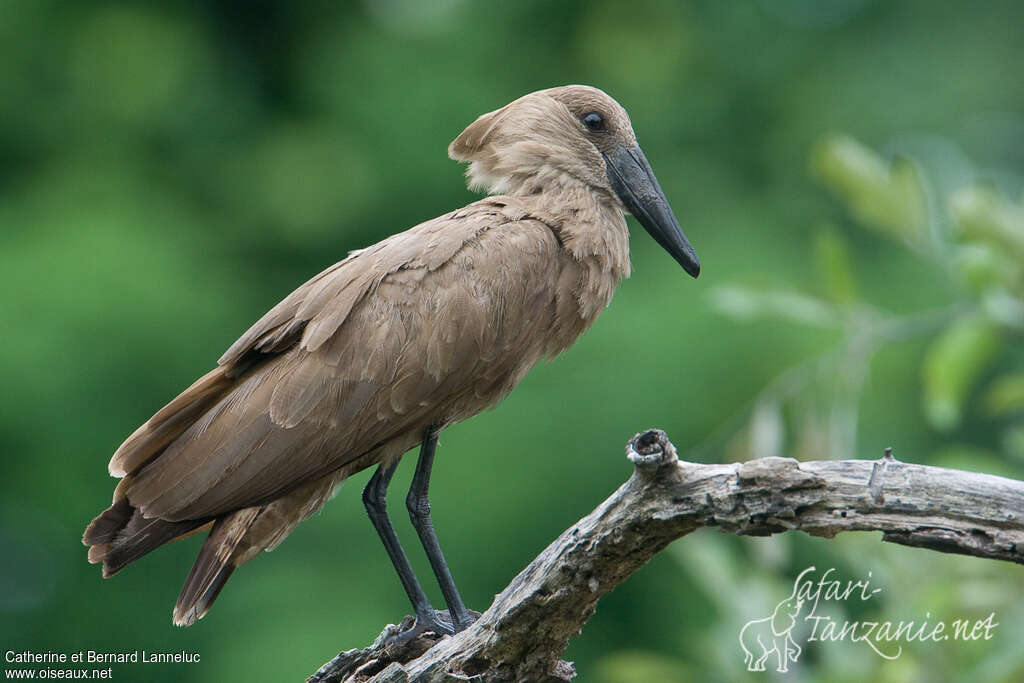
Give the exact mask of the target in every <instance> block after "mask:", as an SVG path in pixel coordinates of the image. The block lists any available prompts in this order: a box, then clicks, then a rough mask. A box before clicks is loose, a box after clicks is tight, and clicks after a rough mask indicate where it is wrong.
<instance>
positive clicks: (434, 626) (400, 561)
mask: <svg viewBox="0 0 1024 683" xmlns="http://www.w3.org/2000/svg"><path fill="white" fill-rule="evenodd" d="M397 468H398V460H397V459H396V460H395V461H394V462H393V463H391V464H390V465H387V466H385V465H381V466H380V467H378V468H377V471H376V472H374V473H373V476H372V477H370V481H369V482H368V483H367V484H366V488H364V489H363V505H364V506H365V507H366V513H367V514H368V515H369V516H370V522H372V523H373V528H374V529H376V530H377V535H378V536H380V540H381V542H382V543H383V544H384V549H385V550H387V552H388V557H390V558H391V564H393V565H395V571H396V572H398V579H399V580H400V581H401V582H402V587H403V588H405V593H406V595H408V596H409V601H410V602H411V603H412V609H413V612H414V613H415V614H416V622H415V623H414V624H413V625H412V628H410V629H409V630H407V631H404V632H403V633H400V634H399V635H398V636H397V637H396V638H395V640H396V641H399V642H406V641H408V640H411V639H413V638H415V637H416V636H418V635H419V634H421V633H423V632H424V631H433V632H434V633H437V634H438V635H450V634H452V633H453V632H454V629H452V626H451V624H450V623H446V622H445V621H444V620H443V617H442V616H441V615H440V614H438V613H437V612H436V611H435V610H434V608H433V607H431V606H430V600H429V599H428V598H427V594H426V593H425V592H423V586H421V585H420V582H419V580H418V579H417V578H416V574H414V573H413V571H412V565H410V564H409V558H408V557H406V555H405V551H404V550H402V544H401V543H400V542H399V540H398V535H397V534H395V529H394V527H393V526H391V520H390V519H388V511H387V492H388V484H389V483H390V482H391V477H392V475H394V473H395V469H397Z"/></svg>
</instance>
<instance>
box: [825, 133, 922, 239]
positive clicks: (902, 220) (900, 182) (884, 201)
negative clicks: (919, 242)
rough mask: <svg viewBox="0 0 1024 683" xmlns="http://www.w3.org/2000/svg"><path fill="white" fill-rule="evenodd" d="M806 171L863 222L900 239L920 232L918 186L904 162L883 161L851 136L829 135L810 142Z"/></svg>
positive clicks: (914, 172) (912, 170) (911, 168)
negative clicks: (811, 149) (813, 143)
mask: <svg viewBox="0 0 1024 683" xmlns="http://www.w3.org/2000/svg"><path fill="white" fill-rule="evenodd" d="M811 170H812V172H813V173H814V174H815V176H817V178H818V179H819V180H820V181H821V182H822V183H823V184H824V185H825V186H826V187H827V188H829V189H830V190H831V191H832V192H833V193H834V194H835V195H836V196H837V197H839V199H841V200H842V201H844V202H845V203H846V205H847V207H848V208H849V210H850V212H851V213H852V214H853V215H854V217H856V218H857V220H859V221H860V222H861V223H863V224H864V225H865V226H867V227H869V228H873V229H875V230H878V231H879V232H881V233H883V234H886V235H889V236H890V237H899V238H906V239H914V238H917V237H919V236H920V235H921V234H922V233H923V232H924V227H925V224H926V220H927V214H926V204H925V196H924V190H923V188H922V186H921V179H920V177H919V175H918V172H917V170H916V168H915V167H914V165H913V164H912V163H910V162H909V161H906V160H904V159H894V160H893V161H892V162H891V163H887V162H886V161H885V160H884V159H882V157H881V156H879V155H878V154H877V153H876V152H875V151H874V150H872V149H870V148H868V147H866V146H864V145H862V144H861V143H859V142H857V141H856V140H854V139H853V138H851V137H847V136H843V135H833V136H831V137H828V138H825V139H824V140H822V141H821V142H819V143H818V144H817V145H816V146H815V148H814V150H813V152H812V155H811Z"/></svg>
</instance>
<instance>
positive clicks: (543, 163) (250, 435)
mask: <svg viewBox="0 0 1024 683" xmlns="http://www.w3.org/2000/svg"><path fill="white" fill-rule="evenodd" d="M448 154H449V155H450V156H451V157H452V158H453V159H455V160H456V161H461V162H468V163H469V169H468V171H467V176H468V178H469V184H470V186H471V187H472V188H474V189H477V188H479V189H485V190H486V191H487V192H488V195H489V196H487V197H485V198H484V199H481V200H480V201H477V202H474V203H472V204H470V205H469V206H466V207H465V208H462V209H458V210H457V211H453V212H451V213H448V214H445V215H444V216H441V217H439V218H435V219H434V220H431V221H427V222H426V223H421V224H420V225H417V226H416V227H414V228H411V229H409V230H406V231H405V232H402V233H399V234H397V235H393V236H391V237H389V238H387V239H385V240H383V241H382V242H379V243H378V244H375V245H373V246H372V247H367V248H366V249H360V250H358V251H354V252H352V253H351V254H350V255H349V256H348V258H346V259H344V260H342V261H341V262H339V263H336V264H335V265H333V266H331V267H330V268H328V269H327V270H325V271H323V272H322V273H320V274H319V275H317V276H315V277H314V278H313V279H311V280H309V281H308V282H306V283H305V284H304V285H302V286H301V287H299V288H298V289H296V290H295V291H294V292H292V293H291V294H290V295H288V297H286V298H285V299H284V300H283V301H282V302H281V303H279V304H278V305H277V306H275V307H274V308H272V309H271V310H270V312H269V313H267V314H266V315H264V316H263V317H262V318H260V320H259V321H258V322H257V323H256V324H255V325H253V326H252V327H251V328H250V329H249V330H248V331H247V332H246V333H245V334H243V335H242V336H241V338H240V339H239V340H238V341H236V342H235V343H234V344H233V345H232V346H231V348H229V349H228V350H227V352H226V353H225V354H224V355H223V356H221V358H220V361H219V362H218V365H217V367H216V368H215V369H214V370H212V371H210V372H209V373H207V374H206V375H204V376H203V377H201V378H199V379H198V380H197V381H196V382H195V383H194V384H193V385H192V386H190V387H189V388H188V389H186V390H185V391H184V392H183V393H182V394H181V395H180V396H178V397H177V398H175V399H174V400H173V401H171V402H170V403H168V404H167V405H166V406H165V407H164V408H162V409H161V410H160V411H159V412H157V413H156V415H154V416H153V417H151V418H150V419H149V420H148V421H147V422H146V423H145V424H144V425H142V426H141V427H139V428H138V429H137V430H136V431H135V433H134V434H132V435H131V436H130V437H128V440H127V441H125V442H124V443H123V444H122V445H121V447H120V448H118V449H117V452H116V453H114V456H113V458H112V459H111V461H110V473H111V475H113V476H115V477H121V481H120V483H119V484H118V485H117V488H116V489H114V501H113V504H112V505H111V506H110V507H109V508H108V509H107V510H106V511H104V512H103V513H102V514H101V515H99V516H98V517H97V518H96V519H94V520H93V521H92V523H91V524H90V525H89V527H88V529H86V531H85V535H84V537H83V542H84V543H85V544H86V545H88V546H91V547H90V548H89V561H90V562H102V563H103V575H104V576H105V577H107V576H112V575H113V574H115V573H117V572H118V571H119V570H120V569H121V568H122V567H124V566H125V565H127V564H128V563H130V562H132V561H133V560H136V559H138V558H140V557H142V556H143V555H145V554H146V553H148V552H149V551H151V550H153V549H155V548H157V547H159V546H161V545H164V544H165V543H168V542H170V541H173V540H175V539H178V538H181V537H183V536H186V535H188V534H190V533H193V532H195V531H199V530H203V529H206V528H209V529H210V533H209V535H208V536H207V538H206V541H205V543H204V544H203V547H202V550H201V551H200V553H199V557H198V558H197V559H196V562H195V565H194V566H193V567H192V571H191V572H190V573H189V575H188V578H187V579H186V580H185V585H184V587H183V588H182V591H181V595H180V596H179V597H178V602H177V604H176V605H175V607H174V623H175V624H179V625H188V624H191V623H193V622H195V621H196V620H197V619H199V618H201V617H202V616H203V615H205V614H206V612H207V610H208V609H209V608H210V605H211V604H212V603H213V601H214V599H215V598H216V597H217V594H218V593H219V592H220V590H221V589H222V588H223V587H224V583H225V582H226V581H227V580H228V577H229V576H231V573H232V572H233V571H234V570H235V569H236V568H237V567H239V566H241V565H242V564H244V563H245V562H247V561H249V560H250V559H252V558H253V557H254V556H255V555H256V554H257V553H259V552H260V551H261V550H272V549H273V548H276V547H277V546H278V545H279V544H280V543H281V541H282V540H284V538H285V537H286V536H288V534H290V533H291V532H292V530H293V529H294V528H295V526H296V525H297V524H298V523H299V522H301V521H302V520H304V519H306V518H307V517H309V516H310V515H312V514H313V513H314V512H316V511H317V510H319V509H320V508H321V507H322V506H323V505H324V503H325V502H326V501H327V500H328V498H330V496H331V494H332V492H333V491H334V489H335V488H336V487H337V486H338V484H339V483H340V482H342V481H343V480H344V479H346V478H347V477H349V476H351V475H353V474H355V473H356V472H359V471H361V470H363V469H366V468H367V467H370V466H371V465H377V470H376V472H375V473H374V475H373V476H372V477H371V478H370V481H369V483H368V484H367V486H366V488H365V490H364V491H363V502H364V504H365V506H366V510H367V512H368V513H369V516H370V520H371V521H372V522H373V525H374V527H375V528H376V530H377V533H378V534H379V535H380V538H381V541H383V543H384V547H385V548H386V549H387V552H388V555H389V556H390V558H391V561H392V563H393V564H394V566H395V569H396V570H397V572H398V576H399V578H400V579H401V582H402V586H403V587H404V588H405V591H406V593H408V595H409V599H410V600H411V601H412V605H413V609H414V610H415V614H416V623H415V624H414V625H413V627H412V628H411V629H409V631H407V632H406V634H403V636H404V637H411V636H412V635H414V634H416V633H420V632H422V631H424V630H432V631H435V632H438V633H452V632H453V631H459V630H461V629H463V628H465V627H466V626H467V625H468V624H469V623H470V622H471V621H472V617H471V616H470V614H469V613H468V612H467V610H466V607H465V606H464V605H463V602H462V599H461V598H460V597H459V593H458V590H457V589H456V587H455V583H454V581H453V580H452V577H451V573H450V572H449V570H448V567H447V564H446V563H445V560H444V556H443V555H442V553H441V548H440V545H439V544H438V540H437V536H436V534H435V533H434V529H433V525H432V524H431V521H430V514H429V512H430V506H429V504H428V502H427V488H428V484H429V481H430V470H431V466H432V464H433V460H434V451H435V448H436V446H437V437H438V434H439V433H440V432H441V430H443V429H444V428H445V427H447V426H448V425H451V424H454V423H456V422H459V421H460V420H464V419H466V418H468V417H471V416H473V415H476V414H477V413H479V412H480V411H482V410H484V409H485V408H488V407H490V406H492V405H494V404H495V403H497V402H498V401H499V400H500V399H501V398H503V397H504V396H506V395H507V394H508V393H509V392H510V391H511V390H512V388H513V387H514V386H515V385H516V383H518V382H519V380H520V379H522V378H523V376H524V375H525V374H526V372H527V371H529V370H530V368H532V367H533V366H534V365H536V364H537V363H538V362H539V361H540V360H541V359H544V358H551V357H552V356H555V355H557V354H559V353H561V352H562V351H564V350H566V349H567V348H569V347H570V346H571V345H572V343H573V342H574V341H575V340H576V338H577V337H579V335H580V334H581V333H583V331H584V330H586V329H587V328H588V327H590V325H591V324H592V323H593V322H594V320H595V319H596V318H597V316H598V314H600V312H601V311H602V310H603V309H604V308H605V307H606V306H607V305H608V303H609V301H610V300H611V298H612V293H613V292H614V291H615V287H616V285H617V284H618V282H619V280H621V279H622V278H624V277H627V276H628V275H629V244H628V233H627V231H626V220H625V218H624V214H625V213H627V212H628V213H631V214H632V215H633V216H635V217H636V218H637V220H639V222H640V224H641V225H642V226H644V228H646V229H647V232H649V233H650V234H651V235H652V236H653V237H654V239H655V240H657V241H658V243H659V244H660V245H661V246H662V247H664V248H665V249H666V250H667V251H668V252H669V254H671V255H672V256H673V257H674V258H675V260H676V261H678V262H679V263H680V264H681V265H682V267H683V268H684V269H685V270H686V272H688V273H690V274H691V275H693V276H694V277H696V276H697V274H698V272H699V270H700V265H699V264H698V261H697V256H696V254H695V253H694V251H693V248H692V247H691V246H690V244H689V243H688V242H687V240H686V237H685V236H684V235H683V232H682V230H681V229H680V227H679V223H678V221H677V220H676V218H675V216H674V215H673V214H672V210H671V209H670V208H669V205H668V201H667V200H666V199H665V195H664V193H663V192H662V190H661V187H660V186H659V185H658V181H657V180H656V179H655V177H654V173H653V172H652V171H651V167H650V165H649V164H648V162H647V159H646V158H645V157H644V154H643V152H641V151H640V147H639V146H638V145H637V142H636V137H635V136H634V134H633V129H632V126H631V124H630V121H629V117H628V116H627V115H626V112H625V110H623V108H622V107H621V106H619V104H618V103H617V102H615V100H613V99H612V98H610V97H609V96H608V95H606V94H605V93H604V92H602V91H600V90H597V89H595V88H591V87H585V86H579V85H571V86H565V87H561V88H552V89H550V90H542V91H539V92H535V93H531V94H529V95H526V96H524V97H521V98H519V99H518V100H516V101H514V102H512V103H511V104H509V105H506V106H504V107H502V108H501V109H498V110H497V111H493V112H491V113H489V114H484V115H483V116H481V117H480V118H478V119H477V120H476V121H474V122H473V123H472V124H470V126H469V127H468V128H466V130H464V131H463V132H462V134H461V135H459V136H458V137H457V138H456V139H455V141H454V142H452V144H451V146H450V147H449V148H448ZM417 444H420V455H419V461H418V462H417V465H416V471H415V474H414V477H413V483H412V487H411V488H410V490H409V495H408V497H407V498H406V503H407V506H408V509H409V513H410V515H411V517H412V522H413V525H414V527H415V529H416V531H417V532H418V534H419V538H420V541H421V542H422V544H423V547H424V549H425V551H426V554H427V556H428V558H429V560H430V564H431V567H432V568H433V570H434V573H435V575H436V577H437V580H438V582H439V584H440V587H441V591H442V593H443V595H444V599H445V601H446V602H447V604H448V613H449V615H450V619H449V618H446V617H445V616H444V615H442V614H441V613H437V612H435V611H434V609H433V608H432V607H431V606H430V604H429V602H428V600H427V596H426V594H425V593H424V592H423V588H422V587H421V586H420V583H419V581H418V580H417V578H416V576H415V575H414V574H413V571H412V568H411V567H410V565H409V561H408V559H407V558H406V556H405V553H404V552H403V550H402V546H401V545H400V543H399V541H398V538H397V536H396V535H395V531H394V529H393V528H392V526H391V523H390V521H389V520H388V516H387V512H386V511H385V494H386V492H387V487H388V482H389V481H390V480H391V476H392V475H393V474H394V472H395V468H396V467H397V466H398V461H399V459H400V458H401V457H402V454H403V453H405V452H406V451H408V450H410V449H411V448H412V447H413V446H415V445H417Z"/></svg>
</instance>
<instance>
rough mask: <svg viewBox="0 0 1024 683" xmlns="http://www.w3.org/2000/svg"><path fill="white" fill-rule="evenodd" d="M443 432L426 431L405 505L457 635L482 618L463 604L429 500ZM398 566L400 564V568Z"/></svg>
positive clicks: (430, 429) (434, 429) (435, 430)
mask: <svg viewBox="0 0 1024 683" xmlns="http://www.w3.org/2000/svg"><path fill="white" fill-rule="evenodd" d="M439 433H440V430H439V429H438V428H437V427H434V426H430V427H427V429H426V430H425V431H424V432H423V443H422V444H421V446H420V457H419V460H418V461H417V462H416V473H415V474H414V475H413V478H412V486H410V487H409V495H408V496H407V497H406V499H405V505H406V507H407V508H409V518H410V519H411V520H412V525H413V527H415V529H416V533H417V534H419V537H420V542H421V543H422V544H423V550H424V551H425V552H426V553H427V559H429V560H430V567H431V568H432V569H433V570H434V576H436V577H437V583H438V584H439V585H440V586H441V593H442V594H443V595H444V601H445V603H447V605H448V614H449V615H451V621H452V627H453V628H454V630H455V632H456V633H458V632H459V631H461V630H463V629H464V628H466V627H467V626H469V625H470V624H472V623H473V622H474V621H476V618H477V617H479V614H475V613H474V614H473V615H471V614H470V612H469V610H467V609H466V605H465V604H464V603H463V602H462V597H461V596H460V595H459V589H458V588H456V586H455V580H454V579H452V573H451V571H450V570H449V569H448V563H447V562H446V561H445V559H444V553H442V552H441V544H440V543H439V542H438V540H437V533H436V532H435V531H434V524H433V522H431V521H430V501H429V500H428V499H427V491H428V489H429V487H430V470H431V468H432V467H433V464H434V453H435V452H436V450H437V436H438V434H439ZM396 566H397V565H396Z"/></svg>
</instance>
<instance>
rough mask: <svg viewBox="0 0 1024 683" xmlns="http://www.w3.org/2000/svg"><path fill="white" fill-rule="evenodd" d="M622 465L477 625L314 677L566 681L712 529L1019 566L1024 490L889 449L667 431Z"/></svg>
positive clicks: (383, 682) (352, 660)
mask: <svg viewBox="0 0 1024 683" xmlns="http://www.w3.org/2000/svg"><path fill="white" fill-rule="evenodd" d="M626 455H627V458H628V459H629V461H630V462H632V463H633V464H634V466H635V469H634V472H633V476H632V477H630V479H629V480H628V481H627V482H626V483H625V484H623V485H622V486H620V487H619V489H618V490H617V491H615V492H614V493H613V494H612V495H611V496H610V497H609V498H608V499H607V500H605V501H604V502H602V503H601V504H600V505H598V506H597V508H596V509H595V510H594V511H593V512H591V513H590V514H589V515H587V516H586V517H584V518H583V519H581V520H580V521H578V522H577V523H576V524H575V525H573V526H572V527H571V528H570V529H569V530H567V531H566V532H564V533H563V534H562V535H561V536H559V537H558V538H557V539H556V540H555V541H554V542H553V543H552V544H551V545H549V546H548V547H547V548H546V549H545V550H544V551H543V552H542V553H541V554H540V555H539V556H538V557H537V558H536V559H535V560H533V562H531V563H530V564H529V566H527V567H526V568H525V569H524V570H523V571H522V572H520V573H519V575H518V576H516V578H515V579H513V580H512V582H511V583H510V584H509V585H508V587H507V588H505V590H503V591H502V592H501V593H500V594H499V595H498V596H497V597H496V598H495V600H494V602H493V604H492V605H491V607H490V608H489V609H488V610H487V611H486V612H484V613H483V615H481V617H480V619H479V620H477V621H476V622H475V623H474V624H473V625H471V626H470V627H469V628H467V629H466V630H464V631H462V632H461V633H458V634H456V635H454V636H449V637H445V638H440V639H438V638H437V637H436V636H434V635H433V634H426V635H423V636H420V637H419V638H417V639H416V640H414V641H411V642H410V643H408V644H406V646H404V647H403V648H402V650H401V651H396V650H394V649H393V648H391V649H389V648H388V646H386V645H384V643H385V641H386V640H387V635H388V634H389V633H391V631H389V630H387V629H385V632H384V633H382V634H381V637H380V638H378V639H377V641H376V642H375V643H374V644H373V645H372V646H371V647H369V648H367V649H366V650H350V651H348V652H343V653H341V654H340V655H338V657H336V658H335V659H334V660H331V661H330V662H328V663H327V664H325V665H324V666H323V667H321V669H320V670H319V671H318V672H317V673H316V674H314V676H313V677H311V678H310V680H311V681H316V682H317V683H328V682H336V681H344V682H345V683H362V682H364V681H372V682H373V683H399V682H401V683H406V682H413V681H414V682H416V683H425V682H431V683H433V682H437V681H467V680H470V679H472V680H473V681H479V682H481V683H492V682H493V683H497V682H499V681H521V680H528V681H547V682H554V681H567V680H570V679H571V678H572V677H573V675H574V670H573V668H572V665H571V664H569V663H567V662H562V661H559V657H560V656H561V654H562V653H563V652H564V651H565V648H566V646H567V645H568V643H569V640H570V639H571V638H572V637H574V636H575V635H576V634H578V633H579V632H580V629H581V628H582V627H583V625H584V624H585V623H586V621H587V620H588V619H589V618H590V616H591V615H592V614H593V613H594V609H595V607H596V605H597V602H598V600H600V598H601V597H602V596H604V595H605V594H606V593H608V592H609V591H611V590H612V589H613V588H615V587H616V586H618V585H619V584H620V583H622V582H623V581H624V580H625V579H626V578H627V577H628V576H629V575H630V574H632V573H633V572H635V571H636V570H637V569H639V568H640V567H642V566H643V565H644V564H646V563H647V562H648V561H649V560H650V559H651V557H653V556H654V555H655V554H656V553H658V552H659V551H661V549H662V548H664V547H665V546H666V545H668V544H669V543H670V542H672V541H673V540H675V539H677V538H680V537H681V536H685V535H686V534H688V533H690V532H692V531H694V530H695V529H698V528H700V527H705V526H717V527H718V528H719V529H720V530H721V531H723V532H726V533H735V534H742V535H756V536H765V535H770V534H774V533H780V532H783V531H789V530H800V531H804V532H807V533H809V534H812V535H814V536H822V537H826V538H831V537H833V536H835V535H836V534H837V533H839V532H842V531H881V532H882V540H884V541H889V542H893V543H900V544H902V545H908V546H914V547H920V548H928V549H931V550H938V551H942V552H953V553H961V554H965V555H974V556H977V557H984V558H990V559H997V560H1005V561H1010V562H1016V563H1018V564H1024V482H1020V481H1016V480H1012V479H1005V478H1003V477H996V476H992V475H988V474H978V473H973V472H964V471H959V470H949V469H945V468H940V467H928V466H924V465H912V464H908V463H903V462H900V461H898V460H896V459H895V458H893V457H892V454H891V451H888V450H887V453H886V455H885V456H884V457H883V458H881V459H879V460H874V461H868V460H840V461H811V462H798V461H797V460H794V459H792V458H776V457H772V458H761V459H758V460H752V461H749V462H746V463H733V464H729V465H716V464H700V463H690V462H683V461H680V460H679V459H678V457H677V455H676V449H675V446H673V445H672V443H671V442H670V441H669V440H668V437H667V436H666V435H665V433H664V432H662V431H660V430H648V431H646V432H642V433H640V434H637V435H636V436H634V437H633V439H631V440H630V442H629V444H628V445H627V447H626ZM389 628H391V629H393V628H395V627H389Z"/></svg>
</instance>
